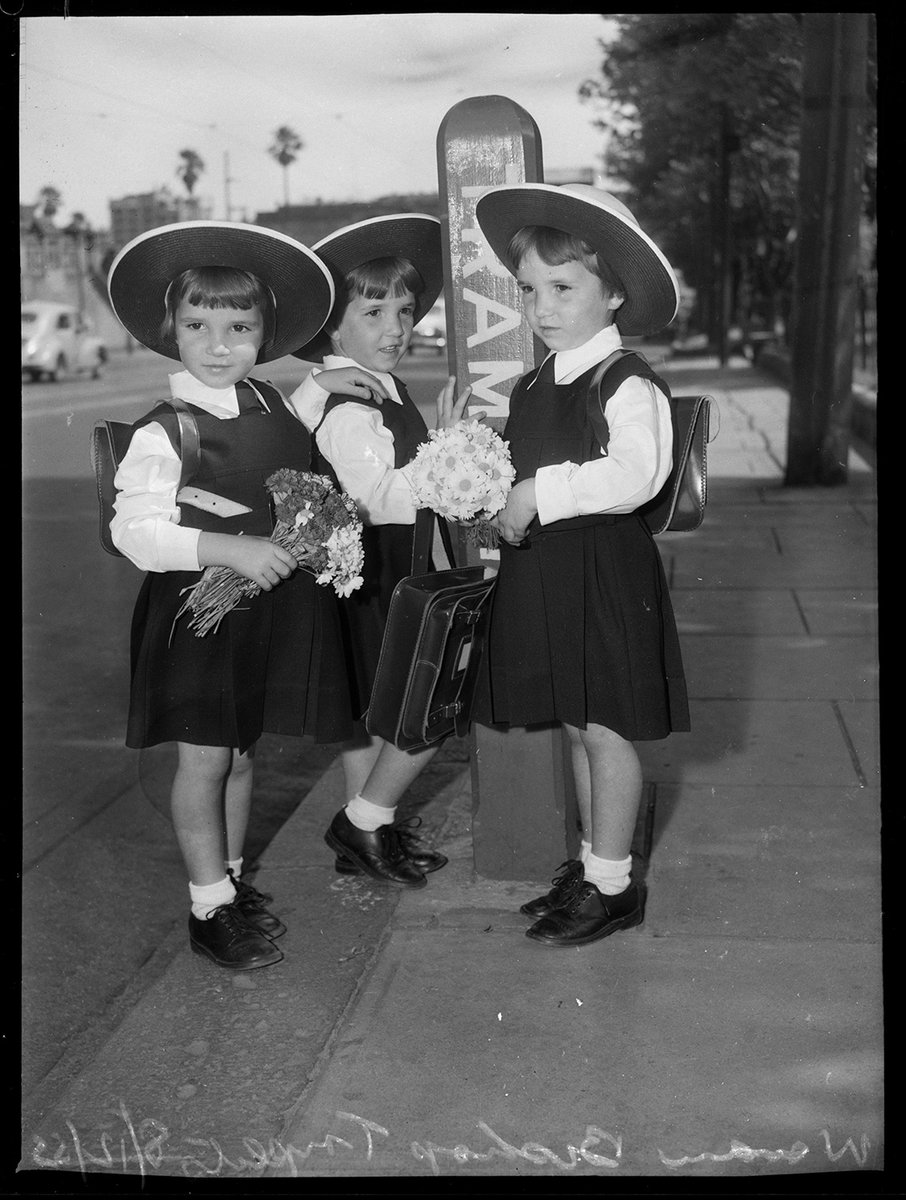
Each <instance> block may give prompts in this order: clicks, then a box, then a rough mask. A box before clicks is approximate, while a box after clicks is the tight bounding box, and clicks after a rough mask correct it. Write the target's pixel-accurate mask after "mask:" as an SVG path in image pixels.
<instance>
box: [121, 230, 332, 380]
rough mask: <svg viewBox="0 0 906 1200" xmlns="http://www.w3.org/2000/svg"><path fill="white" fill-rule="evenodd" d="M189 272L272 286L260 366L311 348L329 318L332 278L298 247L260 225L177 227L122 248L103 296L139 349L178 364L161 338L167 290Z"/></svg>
mask: <svg viewBox="0 0 906 1200" xmlns="http://www.w3.org/2000/svg"><path fill="white" fill-rule="evenodd" d="M194 267H234V268H237V269H238V270H241V271H248V272H249V274H251V275H255V276H257V278H258V279H260V280H261V282H262V283H263V284H265V286H267V287H269V288H270V290H271V292H272V294H273V297H274V304H275V309H276V330H275V335H274V340H273V342H272V344H271V345H270V346H267V347H262V348H261V352H260V353H259V355H258V360H257V361H258V362H270V361H271V360H272V359H275V358H280V357H281V356H282V355H284V354H291V353H292V351H294V350H296V349H298V347H299V346H301V345H302V343H303V342H307V341H310V340H311V338H313V337H314V336H315V334H316V333H317V332H318V330H319V329H321V328H322V326H323V325H324V322H325V321H326V320H327V318H328V316H329V315H330V310H331V309H332V308H333V301H334V290H333V280H332V279H331V277H330V272H329V271H328V270H327V268H326V267H325V266H324V264H323V263H322V262H321V260H320V259H319V258H318V256H317V255H316V254H314V253H313V251H311V250H309V249H308V247H307V246H303V245H302V243H301V242H297V241H295V240H294V239H293V238H291V237H287V236H286V234H285V233H279V232H278V231H277V230H276V229H265V228H263V227H262V226H260V225H240V224H236V223H234V222H230V221H182V222H180V223H178V224H175V225H162V226H160V227H159V228H158V229H149V230H148V232H147V233H142V234H140V235H139V236H138V237H137V238H134V239H133V240H132V241H131V242H129V243H128V245H126V246H124V247H123V248H122V250H121V251H120V252H119V254H118V255H117V256H116V258H115V259H114V260H113V264H112V266H111V268H110V272H109V274H108V276H107V290H108V292H109V294H110V303H111V305H112V306H113V311H114V312H115V313H116V315H117V317H118V318H119V320H120V322H121V323H122V324H123V325H124V326H125V328H126V329H127V330H128V331H129V333H131V334H132V336H133V337H134V338H136V339H137V340H138V341H139V342H141V344H142V345H143V346H147V347H148V349H149V350H156V351H157V352H158V354H163V355H166V357H167V358H176V359H178V358H179V351H178V350H177V348H176V342H175V341H174V340H172V339H164V338H163V337H162V336H161V332H160V327H161V322H162V321H163V319H164V316H165V307H164V298H165V297H166V294H167V288H168V287H169V286H170V283H171V282H172V280H173V279H175V278H176V277H177V276H178V275H181V274H182V272H183V271H187V270H189V269H190V268H194Z"/></svg>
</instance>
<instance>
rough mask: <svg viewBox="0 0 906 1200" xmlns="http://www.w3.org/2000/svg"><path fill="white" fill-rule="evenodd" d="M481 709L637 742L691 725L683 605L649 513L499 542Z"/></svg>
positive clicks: (479, 714)
mask: <svg viewBox="0 0 906 1200" xmlns="http://www.w3.org/2000/svg"><path fill="white" fill-rule="evenodd" d="M473 716H474V719H475V720H476V721H478V722H479V723H481V724H489V725H490V724H503V725H518V726H525V725H534V724H543V723H548V722H552V721H560V722H564V723H566V724H569V725H574V726H578V727H579V728H585V727H586V726H587V725H588V724H596V725H604V726H606V727H607V728H608V729H612V730H613V731H614V732H616V733H618V734H619V735H620V736H621V737H624V738H626V739H627V740H629V741H646V740H655V739H658V738H664V737H666V736H667V735H668V734H670V733H671V732H675V731H680V730H688V729H689V728H690V722H689V706H688V701H687V696H686V684H685V677H684V674H683V663H682V655H681V652H680V645H679V638H678V635H677V631H676V623H675V620H674V616H673V607H672V605H671V603H670V596H669V592H668V589H667V582H666V579H665V576H664V570H663V565H662V563H661V558H660V554H659V552H658V549H657V546H656V545H655V543H654V539H653V538H652V536H651V533H650V531H649V529H648V526H647V525H646V524H645V522H644V520H643V519H642V518H641V517H635V516H630V517H628V518H626V517H617V518H616V519H614V520H613V521H612V523H597V524H587V525H584V526H582V527H579V528H575V529H569V530H563V531H560V532H550V533H545V532H544V531H543V530H542V531H541V532H540V533H539V534H537V535H536V536H535V537H533V538H532V539H531V540H530V541H529V542H527V543H525V544H524V545H523V546H521V547H512V546H508V545H506V544H505V543H501V548H500V573H499V576H498V582H497V587H496V589H495V595H494V607H493V611H492V616H491V623H490V631H489V638H488V644H487V649H486V653H485V656H484V659H483V663H482V677H481V680H480V684H479V689H478V696H477V700H476V706H475V709H474V713H473Z"/></svg>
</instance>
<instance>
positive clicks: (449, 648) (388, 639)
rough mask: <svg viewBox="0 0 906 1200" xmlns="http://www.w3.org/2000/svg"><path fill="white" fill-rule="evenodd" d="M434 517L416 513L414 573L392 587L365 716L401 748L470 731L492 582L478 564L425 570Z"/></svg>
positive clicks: (443, 529)
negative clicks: (445, 569) (439, 569)
mask: <svg viewBox="0 0 906 1200" xmlns="http://www.w3.org/2000/svg"><path fill="white" fill-rule="evenodd" d="M437 520H438V524H439V526H440V530H441V535H442V536H443V535H446V536H445V538H444V540H445V545H446V547H447V554H448V557H449V558H450V561H451V562H453V561H454V559H453V555H452V551H451V548H450V541H449V533H448V531H447V527H446V522H445V521H443V520H442V519H440V518H438V519H437ZM434 522H435V514H434V513H432V512H429V511H428V510H427V509H421V510H419V512H418V513H417V514H416V522H415V536H414V545H413V554H412V559H413V566H412V574H411V575H409V576H407V577H406V578H405V579H402V580H400V582H399V583H398V584H397V585H396V587H395V588H394V590H393V596H392V598H391V600H390V611H389V613H388V615H387V625H386V627H385V629H384V639H383V642H382V645H381V654H380V658H379V659H378V665H377V672H376V673H375V678H374V686H373V687H372V690H371V700H370V702H369V705H368V712H367V714H366V718H365V727H366V729H367V730H368V732H369V733H374V734H377V735H378V737H382V738H383V739H384V740H385V741H387V742H392V743H393V744H394V745H395V746H396V747H397V748H398V749H400V750H419V749H423V748H424V747H426V746H430V745H433V744H434V743H435V742H439V741H441V740H442V739H443V738H445V737H448V736H449V735H450V734H456V735H457V736H458V737H462V736H463V735H464V734H465V733H466V732H467V730H468V728H469V720H470V714H471V708H472V700H473V698H474V695H475V684H476V682H477V678H478V666H479V662H480V658H481V653H482V650H483V648H484V642H485V637H486V633H487V625H488V620H489V618H490V611H491V596H492V594H493V591H494V584H495V583H496V578H495V577H493V576H492V577H491V578H490V579H486V578H485V568H484V567H482V566H475V567H454V568H453V569H451V570H447V571H431V572H427V571H426V570H425V568H426V566H427V564H428V560H429V552H430V545H431V535H432V532H433V529H434Z"/></svg>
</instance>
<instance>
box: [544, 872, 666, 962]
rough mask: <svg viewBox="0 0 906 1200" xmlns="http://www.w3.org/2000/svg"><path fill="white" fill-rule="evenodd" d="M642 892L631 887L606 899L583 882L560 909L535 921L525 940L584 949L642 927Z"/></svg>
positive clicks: (546, 944)
mask: <svg viewBox="0 0 906 1200" xmlns="http://www.w3.org/2000/svg"><path fill="white" fill-rule="evenodd" d="M644 907H645V889H644V888H643V887H640V886H639V885H638V884H636V883H631V884H630V885H629V887H628V888H626V890H625V891H623V892H620V893H619V894H618V895H616V896H605V895H603V894H602V893H601V892H599V891H598V889H597V888H596V887H595V885H594V884H593V883H588V881H587V880H586V881H585V882H583V883H578V884H576V885H575V887H574V889H573V891H572V893H571V894H570V895H568V896H567V897H566V898H565V900H564V901H563V904H562V907H561V908H555V909H554V911H553V912H551V913H548V914H547V916H546V917H542V918H541V920H540V921H536V922H535V924H534V925H533V926H532V927H531V929H527V930H526V931H525V936H526V937H530V938H532V940H533V941H536V942H541V944H542V945H544V946H585V945H587V944H588V943H589V942H596V941H598V939H599V938H606V937H609V936H610V934H612V933H616V931H617V930H618V929H629V928H630V927H631V926H632V925H641V923H642V916H643V910H644Z"/></svg>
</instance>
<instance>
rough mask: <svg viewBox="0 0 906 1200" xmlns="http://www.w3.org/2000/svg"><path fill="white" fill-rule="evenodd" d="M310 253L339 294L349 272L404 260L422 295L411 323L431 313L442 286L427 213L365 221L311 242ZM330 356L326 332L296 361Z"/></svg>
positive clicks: (433, 223)
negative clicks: (383, 260)
mask: <svg viewBox="0 0 906 1200" xmlns="http://www.w3.org/2000/svg"><path fill="white" fill-rule="evenodd" d="M312 249H313V250H314V251H315V253H316V254H317V255H318V257H319V258H321V259H322V260H323V261H324V262H325V263H326V265H327V266H328V267H329V268H330V271H331V274H332V275H333V281H334V287H335V288H336V290H337V292H338V293H339V291H340V289H341V288H342V287H343V280H344V278H345V277H346V275H347V273H348V272H349V271H352V270H353V269H354V268H355V267H361V266H362V265H363V264H364V263H367V262H371V261H372V259H375V258H405V259H406V260H407V261H408V262H410V263H412V265H413V267H415V269H416V271H418V273H419V275H421V277H422V282H423V283H424V285H425V289H424V291H423V292H422V294H421V295H420V296H417V297H416V301H415V314H414V323H415V324H416V325H417V324H418V323H419V321H420V320H421V319H422V317H423V316H424V315H425V314H426V313H427V312H428V311H429V310H430V309H431V306H432V305H433V304H434V302H435V300H436V299H437V297H438V296H439V295H440V293H441V291H442V289H443V286H444V267H443V252H442V249H441V237H440V221H439V220H438V219H437V217H431V216H428V214H427V213H391V214H389V215H388V216H383V217H370V218H369V219H368V220H367V221H358V222H356V224H355V225H346V226H344V228H343V229H338V230H336V232H334V233H331V234H329V235H328V236H327V237H325V238H322V239H321V240H320V241H319V242H315V244H314V246H312ZM329 353H330V338H329V337H328V335H327V333H326V332H325V331H322V332H321V333H320V334H319V335H318V336H317V337H315V338H312V340H311V341H310V342H309V343H308V344H307V345H305V346H303V347H302V348H301V349H300V350H298V351H296V357H297V358H306V359H309V360H311V361H313V362H318V361H320V359H322V358H323V357H324V355H325V354H329Z"/></svg>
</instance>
